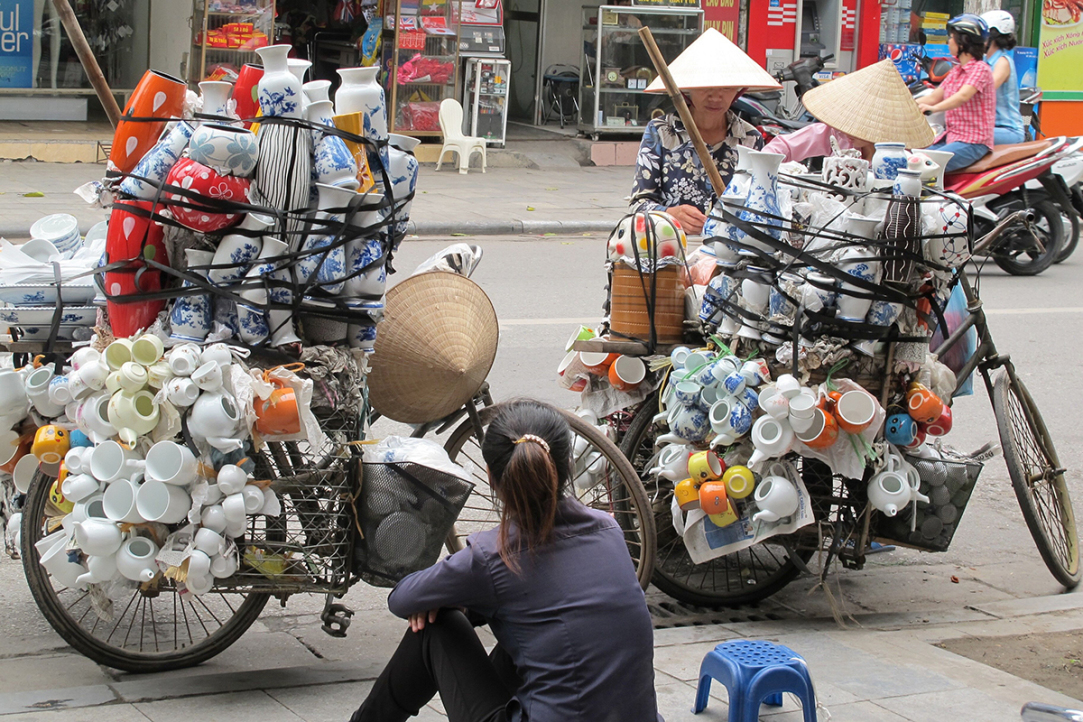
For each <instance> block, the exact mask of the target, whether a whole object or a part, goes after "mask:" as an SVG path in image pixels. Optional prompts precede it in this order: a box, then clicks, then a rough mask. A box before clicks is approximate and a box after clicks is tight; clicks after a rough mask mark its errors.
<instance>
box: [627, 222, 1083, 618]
mask: <svg viewBox="0 0 1083 722" xmlns="http://www.w3.org/2000/svg"><path fill="white" fill-rule="evenodd" d="M1024 216H1025V212H1022V211H1021V212H1017V213H1014V214H1012V215H1011V216H1009V217H1008V218H1005V219H1004V220H1003V221H1002V222H1001V223H1000V224H999V225H998V226H997V227H996V228H994V229H993V230H992V231H990V232H989V233H988V234H986V236H985V237H983V238H982V239H981V240H980V241H979V242H978V243H976V244H975V247H974V253H975V254H977V253H980V252H981V251H982V250H984V249H985V248H987V247H988V246H989V245H990V244H992V243H994V242H995V241H996V240H997V238H998V237H999V236H1000V234H1002V233H1003V232H1004V231H1005V229H1007V228H1009V227H1010V226H1011V225H1012V224H1014V223H1018V222H1020V221H1021V220H1023V219H1024ZM956 282H957V283H958V284H959V285H960V287H961V288H962V290H963V293H964V294H965V297H966V302H967V311H968V315H967V317H966V319H965V320H964V321H963V323H962V324H961V325H960V326H959V327H958V328H956V329H955V330H954V332H953V333H951V334H950V335H949V336H948V337H947V338H946V339H945V340H944V342H943V343H942V344H941V345H940V347H939V348H937V349H936V350H935V351H934V353H936V354H937V356H939V357H941V358H942V357H943V354H944V353H946V352H947V351H948V350H950V349H952V348H954V347H955V346H956V345H957V344H959V343H960V342H962V340H963V339H964V338H965V337H966V334H967V332H968V331H969V330H970V329H975V330H976V332H977V335H978V343H977V348H976V350H975V352H974V354H973V355H972V356H971V358H970V359H969V360H968V361H967V362H966V364H965V366H964V367H963V368H962V369H960V371H959V372H958V374H957V379H958V384H957V386H956V391H958V389H959V388H960V387H961V386H962V385H963V384H964V383H965V382H966V380H967V379H968V378H969V376H970V375H971V374H972V373H973V372H974V371H978V372H979V373H980V374H981V376H982V379H983V381H984V382H985V387H986V390H987V392H988V393H989V397H990V401H991V403H992V405H993V410H994V413H995V416H996V421H997V428H998V433H999V437H1000V443H1001V447H1002V449H1003V454H1004V460H1005V463H1006V464H1007V467H1008V473H1009V476H1010V478H1011V482H1012V488H1013V489H1014V491H1015V495H1016V497H1017V499H1018V501H1019V505H1020V508H1021V509H1022V512H1023V517H1024V520H1025V521H1026V523H1027V527H1028V529H1029V530H1030V533H1031V535H1032V536H1033V538H1034V541H1035V544H1036V545H1037V547H1038V551H1039V553H1040V554H1041V556H1042V560H1043V561H1044V562H1045V564H1046V566H1047V567H1048V568H1049V570H1050V572H1051V573H1052V574H1053V576H1054V577H1055V578H1056V579H1057V581H1059V582H1060V583H1061V584H1063V585H1064V586H1065V587H1066V588H1068V589H1072V588H1074V587H1076V586H1077V585H1078V584H1079V581H1080V567H1079V538H1078V532H1077V529H1076V524H1075V517H1074V513H1073V510H1072V504H1071V499H1070V498H1069V492H1068V486H1067V483H1066V481H1065V478H1064V475H1065V473H1066V470H1065V469H1064V468H1063V467H1062V466H1061V463H1060V460H1059V457H1058V456H1057V452H1056V449H1055V447H1054V445H1053V440H1052V439H1051V438H1050V436H1049V432H1048V430H1047V429H1046V426H1045V423H1044V421H1043V420H1042V416H1041V412H1040V411H1039V410H1038V408H1037V405H1036V404H1035V403H1034V400H1033V398H1032V397H1031V395H1030V393H1029V392H1028V391H1027V389H1026V386H1025V385H1024V384H1023V382H1022V380H1021V379H1020V378H1019V376H1018V375H1017V373H1016V371H1015V366H1014V364H1013V363H1012V361H1011V358H1010V357H1009V356H1008V355H1007V354H1001V353H999V352H998V350H997V348H996V346H995V344H994V342H993V338H992V334H991V332H990V330H989V326H988V324H987V322H986V317H985V312H984V309H983V306H982V301H981V299H980V298H979V296H978V294H977V292H976V290H975V288H974V287H973V285H972V284H971V283H970V280H969V277H968V276H967V274H966V272H965V270H964V269H963V268H960V269H958V271H957V281H956ZM888 356H889V357H890V351H889V354H888ZM885 366H886V364H885ZM870 390H871V389H870ZM657 408H658V399H657V394H654V395H652V396H651V397H649V398H648V399H647V400H646V401H644V402H643V403H642V404H641V405H640V407H639V408H638V409H637V410H636V411H635V413H634V416H633V418H632V420H631V422H630V424H629V425H628V428H627V431H626V432H625V434H624V436H623V438H622V441H621V449H622V451H623V452H624V454H625V455H626V456H627V457H628V458H629V460H631V462H632V464H633V466H634V467H635V468H636V469H637V470H639V471H640V475H641V478H642V479H643V481H644V485H645V487H646V488H647V490H648V493H649V495H650V498H651V504H652V507H653V508H654V510H655V514H656V520H657V521H656V523H657V527H658V534H659V539H658V552H657V561H656V564H655V573H654V579H653V581H654V584H655V585H656V586H657V587H658V588H659V589H661V590H662V591H664V592H666V593H667V594H670V595H671V596H673V597H675V598H677V599H680V600H682V601H685V602H689V603H692V604H699V605H704V606H735V605H740V604H746V603H751V602H755V601H758V600H761V599H764V598H766V597H768V596H770V595H772V594H774V593H776V592H777V591H779V590H780V589H782V588H783V587H785V586H786V585H787V584H788V583H789V582H791V581H792V580H793V579H795V578H796V577H797V576H798V575H799V574H800V573H801V572H802V571H808V567H807V564H806V563H807V562H808V561H809V560H810V559H811V558H812V556H813V555H814V554H816V553H817V552H821V551H826V553H827V557H826V560H825V563H824V564H823V570H822V572H821V574H823V575H826V573H827V570H828V567H829V565H830V562H831V561H832V560H833V559H835V558H838V559H839V560H840V561H841V562H842V563H843V565H844V566H846V567H849V568H861V566H862V565H863V564H864V560H865V550H866V549H867V548H868V544H869V542H870V541H872V540H873V539H874V537H875V531H876V530H875V528H873V527H872V526H871V508H870V507H869V506H868V504H867V496H866V494H865V485H866V481H867V480H863V481H860V482H849V481H848V480H845V479H843V478H841V477H837V476H836V477H832V475H831V474H830V470H829V469H828V468H827V467H826V465H824V464H821V463H818V462H811V463H809V462H808V461H807V460H804V459H802V460H801V461H802V463H801V473H802V477H803V480H804V481H805V483H806V485H807V487H808V489H809V495H810V499H811V502H812V505H813V508H814V510H815V512H816V516H817V518H818V519H820V520H821V521H823V522H825V523H821V524H819V525H811V526H809V527H806V529H805V530H801V531H799V532H798V533H796V534H794V535H791V536H789V537H773V538H771V539H769V540H768V541H767V543H765V544H760V545H756V546H753V547H749V548H748V549H745V550H741V551H740V552H737V553H735V554H730V555H726V556H722V557H718V558H716V559H713V560H710V561H708V562H706V563H704V564H693V563H692V560H691V559H690V558H689V556H688V552H687V550H686V549H685V547H684V543H683V541H682V539H681V538H680V536H679V535H677V534H676V532H675V531H673V529H672V524H670V523H669V521H668V520H669V516H670V500H671V498H672V494H673V487H672V482H668V481H667V480H666V479H664V478H658V477H654V476H652V475H650V474H649V473H648V472H647V470H648V469H650V468H651V467H653V466H654V463H653V457H654V456H655V449H654V438H655V436H656V434H655V429H654V422H653V417H654V416H655V414H656V413H657ZM821 534H823V535H824V536H823V538H821V536H820V535H821ZM892 543H897V542H895V540H892Z"/></svg>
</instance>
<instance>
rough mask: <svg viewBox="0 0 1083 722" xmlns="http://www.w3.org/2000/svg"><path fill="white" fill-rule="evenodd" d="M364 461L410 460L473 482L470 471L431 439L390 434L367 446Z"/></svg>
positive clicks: (388, 461)
mask: <svg viewBox="0 0 1083 722" xmlns="http://www.w3.org/2000/svg"><path fill="white" fill-rule="evenodd" d="M364 462H365V463H366V464H396V463H403V462H410V463H412V464H418V465H419V466H427V467H429V468H430V469H436V470H437V471H442V472H444V473H445V474H450V475H451V476H454V477H457V478H459V479H462V480H463V481H466V482H470V483H473V479H471V477H470V474H469V472H467V470H466V469H464V468H463V467H461V466H459V465H458V464H456V463H455V462H453V461H452V460H451V457H449V456H448V455H447V452H446V451H444V447H442V446H440V444H438V443H436V442H435V441H432V440H430V439H415V438H412V437H407V436H388V437H387V438H385V439H381V440H380V441H379V442H378V443H376V444H374V445H372V446H366V447H365V454H364Z"/></svg>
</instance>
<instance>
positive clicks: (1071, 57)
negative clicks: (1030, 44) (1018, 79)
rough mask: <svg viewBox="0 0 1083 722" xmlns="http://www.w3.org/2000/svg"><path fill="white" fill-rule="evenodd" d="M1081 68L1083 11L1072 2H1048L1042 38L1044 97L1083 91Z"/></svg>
mask: <svg viewBox="0 0 1083 722" xmlns="http://www.w3.org/2000/svg"><path fill="white" fill-rule="evenodd" d="M1081 66H1083V7H1080V6H1079V4H1078V3H1076V2H1073V1H1071V0H1069V1H1068V2H1064V0H1044V2H1043V3H1042V26H1041V33H1040V35H1039V38H1038V86H1039V87H1041V89H1042V91H1043V93H1049V92H1050V91H1052V92H1054V93H1057V92H1061V93H1063V92H1064V91H1069V92H1071V91H1077V92H1078V91H1083V75H1081V74H1080V72H1079V68H1080V67H1081ZM1043 97H1045V96H1043Z"/></svg>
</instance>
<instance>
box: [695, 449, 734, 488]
mask: <svg viewBox="0 0 1083 722" xmlns="http://www.w3.org/2000/svg"><path fill="white" fill-rule="evenodd" d="M725 468H726V467H725V464H724V463H723V462H722V460H721V459H719V458H718V454H716V453H714V452H713V451H697V452H695V453H693V454H692V455H691V456H689V457H688V475H689V476H690V477H691V478H692V480H693V481H697V482H704V481H710V480H713V479H720V478H722V473H723V472H724V471H725Z"/></svg>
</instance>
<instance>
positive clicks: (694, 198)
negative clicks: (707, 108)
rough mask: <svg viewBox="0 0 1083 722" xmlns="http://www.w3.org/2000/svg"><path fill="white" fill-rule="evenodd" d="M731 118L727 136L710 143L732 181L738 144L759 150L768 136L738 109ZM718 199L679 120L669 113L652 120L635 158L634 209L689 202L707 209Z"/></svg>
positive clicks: (728, 117) (720, 169) (726, 179)
mask: <svg viewBox="0 0 1083 722" xmlns="http://www.w3.org/2000/svg"><path fill="white" fill-rule="evenodd" d="M726 122H727V124H728V127H729V133H728V134H727V136H726V139H725V140H724V141H722V142H721V143H715V144H714V145H709V146H707V150H708V151H710V153H711V157H712V158H714V161H715V164H716V165H717V166H718V172H719V173H721V174H722V182H723V183H724V184H728V183H729V182H730V178H732V177H733V169H734V168H736V167H737V151H736V150H735V146H738V145H743V146H747V147H749V148H753V149H755V150H760V149H761V148H762V147H763V137H762V136H760V134H759V131H757V130H756V129H755V128H754V127H752V126H751V125H749V124H748V123H746V122H745V121H743V120H741V119H740V118H738V117H737V115H736V113H734V112H733V111H729V112H728V113H727V114H726ZM713 199H714V190H713V189H712V188H711V181H710V179H709V178H708V177H707V172H706V171H705V170H704V169H703V165H702V164H701V163H700V162H699V156H697V155H696V149H695V148H694V147H693V146H692V140H691V138H689V137H688V133H686V132H685V130H684V123H682V122H681V120H680V118H678V117H677V116H676V115H667V116H666V117H664V118H658V119H656V120H652V121H651V122H649V123H647V127H646V128H645V129H644V131H643V142H642V143H641V144H640V146H639V156H638V157H637V158H636V173H635V180H634V182H633V185H632V200H631V205H632V210H633V211H650V210H665V209H666V208H670V207H672V206H679V205H690V206H695V207H696V208H699V209H700V210H701V211H703V212H704V213H707V212H708V210H709V209H710V207H711V203H712V201H713Z"/></svg>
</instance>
